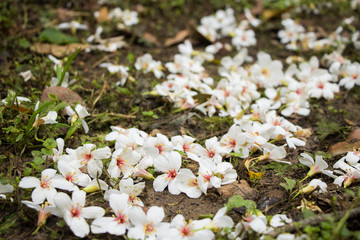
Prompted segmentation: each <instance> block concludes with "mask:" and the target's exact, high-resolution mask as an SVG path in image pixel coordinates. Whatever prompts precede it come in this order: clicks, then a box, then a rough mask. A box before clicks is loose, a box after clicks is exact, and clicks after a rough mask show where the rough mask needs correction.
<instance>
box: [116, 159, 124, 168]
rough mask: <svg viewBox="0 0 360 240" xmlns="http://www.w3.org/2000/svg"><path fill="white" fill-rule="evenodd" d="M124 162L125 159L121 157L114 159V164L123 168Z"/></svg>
mask: <svg viewBox="0 0 360 240" xmlns="http://www.w3.org/2000/svg"><path fill="white" fill-rule="evenodd" d="M125 162H126V160H124V159H122V158H121V157H118V158H117V159H116V165H117V166H118V168H123V167H124V166H125Z"/></svg>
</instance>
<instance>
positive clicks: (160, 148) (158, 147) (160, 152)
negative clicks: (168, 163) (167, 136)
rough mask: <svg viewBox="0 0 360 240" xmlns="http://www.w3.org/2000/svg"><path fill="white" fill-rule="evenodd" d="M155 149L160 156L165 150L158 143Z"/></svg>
mask: <svg viewBox="0 0 360 240" xmlns="http://www.w3.org/2000/svg"><path fill="white" fill-rule="evenodd" d="M155 147H156V148H157V149H159V154H162V152H163V151H164V150H165V148H164V145H163V144H159V143H158V144H156V145H155Z"/></svg>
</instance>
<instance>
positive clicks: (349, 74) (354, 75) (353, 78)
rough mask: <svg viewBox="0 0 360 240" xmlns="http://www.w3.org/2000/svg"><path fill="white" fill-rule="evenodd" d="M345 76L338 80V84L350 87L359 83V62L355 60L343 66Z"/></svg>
mask: <svg viewBox="0 0 360 240" xmlns="http://www.w3.org/2000/svg"><path fill="white" fill-rule="evenodd" d="M345 74H346V75H345V77H344V78H342V79H341V80H340V82H339V85H340V86H344V87H345V88H346V89H351V88H353V87H354V86H355V85H360V64H359V63H357V62H355V63H352V64H350V65H347V66H346V67H345Z"/></svg>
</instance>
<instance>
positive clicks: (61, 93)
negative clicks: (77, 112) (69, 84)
mask: <svg viewBox="0 0 360 240" xmlns="http://www.w3.org/2000/svg"><path fill="white" fill-rule="evenodd" d="M49 94H54V95H55V96H56V97H57V98H58V99H60V100H62V101H64V102H67V103H69V104H75V103H80V104H81V105H82V106H84V107H86V105H85V103H84V101H83V99H82V98H81V97H80V96H79V95H78V94H77V93H76V92H74V91H73V90H71V89H69V88H65V87H58V86H53V87H48V88H45V90H44V91H43V92H42V94H41V101H45V100H50V98H49Z"/></svg>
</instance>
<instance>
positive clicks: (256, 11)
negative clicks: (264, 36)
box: [251, 0, 264, 15]
mask: <svg viewBox="0 0 360 240" xmlns="http://www.w3.org/2000/svg"><path fill="white" fill-rule="evenodd" d="M263 11H264V4H263V1H262V0H258V1H256V5H255V6H254V7H253V8H252V9H251V14H252V15H260V14H261V13H262V12H263Z"/></svg>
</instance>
